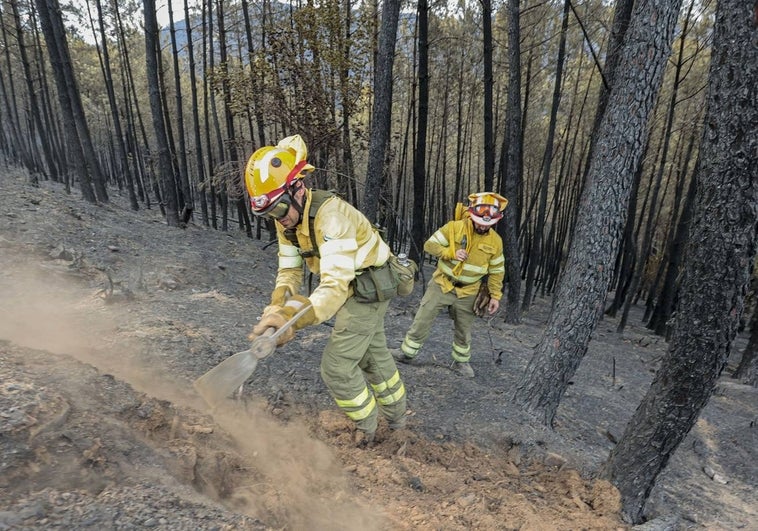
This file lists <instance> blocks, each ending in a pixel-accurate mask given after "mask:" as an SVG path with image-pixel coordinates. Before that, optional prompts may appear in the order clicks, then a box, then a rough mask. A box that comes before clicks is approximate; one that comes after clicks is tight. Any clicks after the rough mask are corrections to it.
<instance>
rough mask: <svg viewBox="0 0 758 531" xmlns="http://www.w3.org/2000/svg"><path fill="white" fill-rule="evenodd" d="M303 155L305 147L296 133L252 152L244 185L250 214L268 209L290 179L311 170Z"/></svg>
mask: <svg viewBox="0 0 758 531" xmlns="http://www.w3.org/2000/svg"><path fill="white" fill-rule="evenodd" d="M307 156H308V148H307V147H306V146H305V142H303V139H302V138H301V137H300V135H293V136H289V137H287V138H285V139H284V140H282V141H281V142H279V144H277V145H276V146H264V147H262V148H260V149H258V150H256V151H255V153H253V155H252V156H251V157H250V159H249V160H248V161H247V166H246V168H245V187H246V188H247V192H248V194H250V207H251V208H252V210H253V213H254V214H256V215H263V214H266V213H267V212H269V211H270V210H271V209H273V208H274V207H275V206H276V204H277V203H278V202H279V200H280V199H281V197H282V196H283V195H284V193H285V192H286V191H287V189H288V188H289V186H290V184H292V182H293V181H295V180H296V179H302V178H303V177H305V176H306V175H307V174H308V173H310V172H312V171H313V170H314V169H315V168H314V167H313V166H311V165H310V164H308V162H306V160H305V159H306V157H307Z"/></svg>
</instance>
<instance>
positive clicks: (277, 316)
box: [248, 295, 316, 346]
mask: <svg viewBox="0 0 758 531" xmlns="http://www.w3.org/2000/svg"><path fill="white" fill-rule="evenodd" d="M303 304H310V301H309V300H308V298H307V297H303V296H302V295H293V296H292V297H290V299H289V300H288V301H287V303H286V304H285V305H284V306H274V305H270V306H267V307H266V308H265V309H264V311H263V315H261V319H260V321H258V324H257V325H255V326H254V327H253V331H252V333H251V334H250V335H249V336H248V339H250V340H253V339H255V338H256V337H259V336H261V335H263V333H264V332H265V331H266V330H267V329H269V328H274V329H275V330H274V331H276V330H279V329H280V328H281V327H283V326H284V325H285V324H287V322H288V321H289V320H290V319H292V317H293V316H294V315H295V314H296V313H297V312H298V311H299V310H300V308H301V307H302V306H303ZM315 323H316V313H315V312H314V311H313V308H312V307H311V308H309V309H308V311H307V312H305V314H304V315H302V316H301V317H300V318H299V319H298V320H297V322H295V323H294V324H293V325H292V326H291V327H289V328H288V329H287V330H286V331H285V332H284V333H283V334H282V335H280V336H279V337H278V338H276V344H277V346H282V345H284V344H285V343H288V342H289V341H291V340H292V338H294V337H295V330H300V329H301V328H304V327H306V326H308V325H312V324H315Z"/></svg>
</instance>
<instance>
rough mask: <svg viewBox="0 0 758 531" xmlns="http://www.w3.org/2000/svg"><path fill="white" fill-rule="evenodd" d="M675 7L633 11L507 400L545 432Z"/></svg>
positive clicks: (590, 316) (659, 4) (658, 1)
mask: <svg viewBox="0 0 758 531" xmlns="http://www.w3.org/2000/svg"><path fill="white" fill-rule="evenodd" d="M680 1H681V0H649V1H641V2H638V3H637V4H636V5H635V10H634V15H633V16H632V22H631V26H630V27H629V30H628V32H627V35H626V40H625V41H624V46H623V49H622V50H621V63H620V65H619V68H618V73H617V82H616V84H614V85H615V87H616V90H614V91H613V92H612V93H611V95H610V100H609V102H608V110H607V111H606V113H605V116H604V118H603V120H602V122H601V127H600V131H599V134H598V140H597V146H596V148H595V153H594V154H593V156H592V161H591V165H592V167H591V169H590V171H589V174H588V180H587V187H586V189H585V190H584V193H583V195H582V205H581V209H580V210H581V212H580V213H579V218H578V220H577V225H576V229H575V230H576V233H575V235H574V238H573V242H572V245H571V248H570V249H569V255H568V260H567V263H566V267H565V269H564V271H563V274H562V277H561V280H560V283H559V285H558V289H557V291H556V295H555V298H554V306H553V309H552V311H551V312H550V317H549V318H548V323H547V326H546V329H545V332H544V334H543V336H542V338H541V340H540V342H539V344H538V345H537V347H536V349H535V352H534V355H533V356H532V359H531V360H530V361H529V364H528V365H527V368H526V371H525V374H524V378H523V383H522V384H520V385H519V386H518V388H517V389H516V392H515V394H514V401H515V402H516V403H518V404H521V405H522V406H523V407H524V409H525V410H527V411H528V412H530V413H532V414H534V415H535V416H537V417H539V418H541V419H542V420H543V422H544V423H545V424H547V425H552V423H553V419H554V417H555V412H556V410H557V409H558V405H559V403H560V400H561V398H562V396H563V394H564V392H565V391H566V388H567V387H568V385H569V382H570V380H571V378H572V377H573V375H574V373H575V372H576V369H577V367H579V363H580V362H581V360H582V358H583V357H584V355H585V353H586V352H587V346H588V344H589V341H590V337H591V335H592V332H593V331H594V330H595V327H596V326H597V323H598V322H599V320H600V318H601V316H602V313H603V305H604V304H605V299H606V296H607V292H608V286H609V284H610V280H611V274H612V269H613V263H614V259H615V257H616V253H617V250H618V245H619V241H620V238H621V233H622V230H623V227H624V222H625V220H626V214H627V213H626V210H625V208H624V205H627V204H628V199H629V193H630V190H631V181H632V176H633V175H634V173H635V171H636V169H637V167H638V165H639V164H640V161H641V159H642V155H643V152H644V146H645V140H646V138H647V125H648V121H649V118H650V116H651V114H652V112H653V107H654V104H655V100H656V97H657V95H658V90H659V88H660V85H661V81H662V79H663V72H664V69H665V66H666V59H667V58H668V57H669V53H670V51H671V41H672V35H673V32H674V26H675V24H676V21H677V14H678V12H679V5H680Z"/></svg>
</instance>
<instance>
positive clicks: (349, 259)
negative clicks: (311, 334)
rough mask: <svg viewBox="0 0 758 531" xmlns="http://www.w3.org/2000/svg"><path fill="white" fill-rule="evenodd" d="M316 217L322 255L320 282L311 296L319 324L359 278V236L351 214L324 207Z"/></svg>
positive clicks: (340, 304) (345, 298)
mask: <svg viewBox="0 0 758 531" xmlns="http://www.w3.org/2000/svg"><path fill="white" fill-rule="evenodd" d="M323 210H327V211H326V212H323V214H322V212H321V211H319V215H318V216H317V217H316V220H315V221H316V224H317V226H316V227H313V229H314V230H315V231H316V235H317V237H318V240H319V241H318V250H319V255H320V272H319V274H320V277H321V278H320V281H319V284H318V286H316V289H314V290H313V293H311V295H310V297H309V299H310V301H311V304H312V305H313V310H314V312H315V314H316V319H317V322H318V323H321V322H323V321H326V320H327V319H329V318H331V317H332V316H333V315H334V314H335V313H337V310H339V309H340V308H341V307H342V305H343V304H345V301H346V300H347V297H348V295H349V290H350V282H351V281H352V280H353V279H354V278H355V267H356V254H357V251H358V241H357V239H356V228H355V220H351V219H350V218H349V213H345V212H341V211H339V210H334V209H323Z"/></svg>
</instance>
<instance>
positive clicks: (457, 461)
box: [0, 168, 758, 530]
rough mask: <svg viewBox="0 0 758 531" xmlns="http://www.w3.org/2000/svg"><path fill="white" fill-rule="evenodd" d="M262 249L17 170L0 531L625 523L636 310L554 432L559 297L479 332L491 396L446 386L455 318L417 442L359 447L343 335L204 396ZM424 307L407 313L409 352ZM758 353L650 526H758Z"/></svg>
mask: <svg viewBox="0 0 758 531" xmlns="http://www.w3.org/2000/svg"><path fill="white" fill-rule="evenodd" d="M264 234H266V233H265V232H264ZM266 243H267V242H266V241H262V240H255V239H250V238H248V237H246V235H245V234H244V232H243V231H240V230H239V229H238V227H237V225H236V223H235V224H234V225H233V226H230V230H228V231H227V232H222V231H217V230H212V229H207V228H204V227H202V225H201V224H200V223H198V222H195V223H190V225H189V226H188V227H187V228H185V229H178V228H170V227H168V226H166V224H165V222H164V221H163V218H162V217H161V214H160V211H159V209H158V208H156V207H154V208H153V209H142V210H140V211H137V212H133V211H131V210H130V209H129V208H128V201H127V200H126V199H125V198H124V197H122V196H121V195H119V192H118V191H117V190H111V202H110V203H109V204H107V205H103V206H95V205H90V204H87V203H86V202H84V201H83V200H81V198H80V197H79V193H78V192H74V193H72V194H70V195H68V194H66V193H65V191H64V189H63V187H62V186H60V185H58V184H54V183H49V182H45V183H42V184H41V186H40V187H39V188H35V187H32V186H30V185H29V184H28V177H27V176H26V175H24V174H23V173H22V172H21V171H19V170H17V169H14V168H4V169H2V170H0V452H1V455H2V458H1V461H0V530H3V529H85V528H92V529H143V528H157V529H171V530H174V529H187V530H191V529H323V530H332V529H376V530H380V529H389V528H396V529H423V530H426V529H445V530H448V529H450V530H459V529H460V530H464V529H523V530H543V529H556V530H563V529H628V528H629V526H628V525H627V524H624V523H623V522H622V521H621V520H620V518H619V511H618V509H619V505H618V494H617V492H616V491H615V489H613V487H611V486H610V485H609V484H608V483H606V482H604V481H598V480H595V479H594V475H595V474H596V473H597V471H598V470H599V468H600V466H601V465H602V463H603V461H604V460H605V459H606V458H607V456H608V452H609V451H610V449H611V448H612V446H613V444H614V441H615V440H617V439H618V438H619V437H620V436H621V434H622V433H623V430H624V427H625V424H626V422H627V421H628V420H629V418H630V417H631V415H632V413H633V412H634V409H635V407H636V405H637V403H638V402H639V401H640V399H641V398H642V396H643V395H644V393H645V392H646V390H647V387H648V385H649V383H650V381H651V380H652V378H653V375H654V373H655V370H656V368H657V367H658V365H659V363H660V360H661V358H662V356H663V355H664V354H665V349H666V343H665V342H664V341H663V339H662V338H660V337H657V336H654V335H652V334H650V333H649V332H648V331H647V330H646V329H645V328H644V327H642V326H641V325H640V320H641V309H639V308H633V309H632V314H631V316H630V319H629V325H628V326H627V328H626V331H625V332H624V333H623V334H618V333H616V331H615V330H616V326H617V320H616V319H610V318H607V319H606V320H604V321H603V322H601V323H600V325H599V327H598V329H597V330H596V332H595V334H594V338H593V341H592V343H591V344H590V347H589V351H588V353H587V355H586V357H585V359H584V360H583V361H582V363H581V365H580V367H579V369H578V371H577V373H576V374H575V376H574V378H573V381H572V385H571V386H570V387H569V390H568V392H567V393H566V395H565V397H564V399H563V401H562V403H561V406H560V408H559V409H558V412H557V417H556V422H555V426H554V429H553V430H548V429H546V428H544V427H542V426H541V425H540V424H539V423H537V422H535V421H534V419H531V418H529V417H525V416H524V415H523V414H522V413H521V412H520V411H519V410H518V408H516V407H514V406H513V405H512V404H511V402H510V397H511V396H512V392H513V390H514V388H515V386H516V385H517V384H518V382H519V380H520V378H521V376H522V374H523V370H524V368H525V366H526V363H527V362H528V360H529V357H530V355H531V353H532V349H533V347H534V346H535V345H536V343H537V342H538V341H539V337H540V333H541V331H542V328H543V326H544V323H545V321H546V319H547V315H548V312H549V306H550V301H549V299H543V298H538V299H537V301H536V302H535V304H534V305H533V307H532V308H531V309H530V311H529V312H528V313H527V314H525V315H524V316H523V318H522V322H521V323H520V324H519V325H517V326H514V325H507V324H505V323H504V322H503V320H502V316H501V315H496V316H494V317H493V318H490V319H487V320H485V319H480V320H478V321H477V322H476V323H475V325H474V340H473V349H472V352H473V358H472V366H473V368H474V370H475V372H476V376H475V377H474V378H473V379H463V378H461V377H459V376H457V375H456V374H454V373H453V372H452V371H451V370H450V369H449V368H448V366H449V362H450V354H449V352H450V342H451V339H452V326H451V325H452V323H451V321H450V320H449V318H448V317H447V316H446V315H440V316H439V317H438V318H437V320H436V322H435V325H434V326H435V328H434V331H433V333H432V336H431V338H430V339H429V341H428V342H427V344H426V345H424V347H423V349H422V351H421V353H420V357H419V359H418V360H417V361H416V363H414V364H413V365H400V367H399V369H400V371H401V375H402V377H403V379H404V382H405V386H406V389H407V391H408V400H409V412H408V414H409V423H408V429H406V430H400V431H398V432H390V431H389V430H387V428H386V426H385V425H384V424H380V429H379V432H378V443H377V444H376V445H375V446H373V447H370V448H365V449H361V448H357V447H356V445H355V442H354V435H355V434H354V433H353V428H352V425H351V423H350V422H349V421H347V419H346V418H345V417H344V416H343V415H342V414H341V413H340V412H339V411H338V410H337V408H336V406H335V405H334V403H333V401H332V399H331V398H330V397H329V395H328V393H327V391H326V388H325V386H324V384H323V382H322V381H321V379H320V376H319V362H320V354H321V351H322V350H323V348H324V345H325V343H326V340H327V338H328V336H329V333H330V330H331V328H330V324H331V323H330V322H327V323H324V324H322V325H319V326H316V327H312V328H310V329H306V330H303V331H300V332H298V334H297V336H296V338H295V340H293V341H292V342H291V343H289V344H287V345H285V346H284V347H283V348H281V349H279V350H278V351H277V352H276V353H275V354H273V355H272V356H270V357H269V358H267V359H265V360H262V361H261V362H260V363H259V365H258V368H257V370H256V372H255V374H254V376H253V377H252V378H251V379H250V380H249V381H248V382H247V383H246V385H245V386H244V391H243V392H242V394H241V395H240V396H238V397H237V399H236V400H229V401H227V403H225V404H223V405H222V406H221V407H219V408H217V409H216V410H214V411H209V410H208V408H207V407H206V405H205V404H204V403H203V402H202V400H201V399H200V398H199V397H198V396H197V395H196V393H195V392H194V389H193V387H192V382H193V380H194V379H195V378H197V377H199V376H200V375H202V374H203V373H205V372H206V371H207V370H209V369H211V368H212V367H214V366H215V365H216V364H217V363H219V362H220V361H222V360H224V359H225V358H226V357H227V356H229V355H230V354H232V353H234V352H237V351H240V350H244V349H245V348H247V339H246V336H247V333H248V332H249V330H250V328H251V327H252V325H253V323H254V322H255V318H256V317H257V316H258V315H259V314H260V311H261V309H262V308H263V306H265V304H266V303H267V302H268V298H269V293H270V291H271V288H272V285H273V281H274V277H275V274H276V246H275V245H274V246H266ZM431 271H432V269H431V266H427V267H426V268H425V276H426V278H427V279H428V278H429V276H430V274H431ZM422 289H423V284H422V283H419V284H418V285H417V287H416V290H415V291H414V293H413V294H412V295H411V296H409V297H406V298H403V299H397V300H395V301H393V303H392V304H391V306H390V310H389V312H388V314H387V319H386V330H387V336H388V340H389V343H390V347H397V346H399V344H400V342H401V341H402V338H403V335H404V334H405V331H406V330H407V329H408V328H409V326H410V323H411V320H412V318H413V314H414V311H415V309H416V307H417V305H418V302H419V300H420V298H421V295H422ZM745 342H746V338H745V337H742V336H740V337H739V338H738V340H737V341H736V344H735V352H736V354H735V355H733V356H732V359H731V360H730V363H729V367H728V368H727V370H726V371H725V375H724V376H723V377H722V379H721V381H720V383H719V385H718V388H717V392H716V394H715V395H714V396H713V397H712V399H711V400H710V403H709V404H708V406H707V407H706V409H705V410H704V411H703V414H702V415H701V417H700V419H699V420H698V422H697V425H696V426H695V428H694V429H693V431H692V432H691V433H690V434H689V435H688V437H687V438H686V440H685V441H684V443H683V444H682V445H681V447H680V448H679V449H678V450H677V451H676V453H675V454H674V456H673V458H672V460H671V462H670V463H669V466H668V468H667V469H666V470H665V472H664V473H663V474H662V475H661V476H660V478H659V481H658V483H657V485H656V487H655V489H654V490H653V492H652V495H651V497H650V500H649V502H648V505H647V507H646V511H647V516H648V518H649V519H650V520H651V522H649V523H648V524H646V525H642V526H638V528H639V529H724V530H727V529H728V530H731V529H754V530H755V529H758V494H757V492H758V491H757V490H756V484H757V483H758V465H756V462H758V460H757V459H758V436H757V435H756V433H757V432H758V427H756V421H757V420H758V400H757V397H758V390H756V389H755V388H752V387H748V386H744V385H741V384H739V383H738V382H736V381H734V380H732V379H730V378H729V376H728V374H729V373H730V372H731V370H732V368H733V367H734V366H736V363H737V362H738V361H739V360H738V359H734V358H739V351H740V350H741V349H742V348H743V347H744V345H745Z"/></svg>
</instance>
